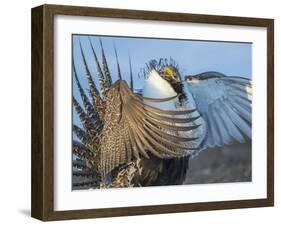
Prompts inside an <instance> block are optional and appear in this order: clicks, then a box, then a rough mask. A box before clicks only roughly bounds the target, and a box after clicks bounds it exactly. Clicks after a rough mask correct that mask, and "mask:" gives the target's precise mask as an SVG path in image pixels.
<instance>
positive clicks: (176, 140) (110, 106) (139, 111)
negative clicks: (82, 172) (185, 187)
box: [99, 80, 199, 174]
mask: <svg viewBox="0 0 281 226" xmlns="http://www.w3.org/2000/svg"><path fill="white" fill-rule="evenodd" d="M144 99H145V100H144ZM158 100H159V101H162V102H164V101H167V100H166V99H164V100H160V99H158ZM158 100H157V101H158ZM146 101H147V99H146V98H142V97H141V96H137V95H136V94H134V93H133V92H132V90H131V89H130V88H129V86H128V85H127V83H126V82H125V81H122V80H121V81H117V82H116V83H115V84H114V86H113V87H112V89H110V90H109V92H108V101H107V103H106V105H107V106H106V114H105V120H104V122H105V124H104V127H103V131H102V135H101V142H100V150H99V153H100V158H101V169H100V171H101V172H102V173H103V174H106V173H107V172H109V171H111V170H112V169H114V168H115V167H117V166H119V165H121V164H123V163H126V162H128V161H131V160H132V159H133V158H134V159H135V158H139V157H140V156H143V157H145V158H149V153H150V154H152V155H155V156H157V157H159V158H166V157H168V158H169V157H181V156H184V155H187V154H188V153H190V150H193V149H194V148H191V147H189V145H188V143H187V142H188V141H191V140H194V139H196V138H186V137H181V136H178V135H176V134H177V132H178V131H182V130H183V131H186V130H191V129H196V128H197V127H198V126H199V125H195V126H183V125H184V123H186V122H187V121H188V122H190V121H194V120H196V118H189V119H183V118H177V117H174V118H173V115H181V114H184V113H185V112H174V111H162V110H161V109H158V108H155V107H152V108H147V105H146ZM152 101H154V100H152ZM169 113H171V114H169ZM165 119H167V122H163V120H165ZM111 159H113V160H111Z"/></svg>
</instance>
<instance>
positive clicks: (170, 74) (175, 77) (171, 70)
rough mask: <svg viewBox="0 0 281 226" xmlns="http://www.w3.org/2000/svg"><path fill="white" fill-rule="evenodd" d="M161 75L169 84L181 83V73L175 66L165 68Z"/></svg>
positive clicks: (160, 72) (160, 70)
mask: <svg viewBox="0 0 281 226" xmlns="http://www.w3.org/2000/svg"><path fill="white" fill-rule="evenodd" d="M159 75H160V76H161V77H162V78H163V79H165V80H166V81H168V82H169V83H180V82H181V78H180V75H179V71H178V69H177V68H176V67H173V66H163V67H161V68H160V69H159Z"/></svg>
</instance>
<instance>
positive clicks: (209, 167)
mask: <svg viewBox="0 0 281 226" xmlns="http://www.w3.org/2000/svg"><path fill="white" fill-rule="evenodd" d="M251 168H252V167H251V143H246V144H235V145H231V146H228V147H223V148H214V149H209V150H205V151H203V152H201V153H200V154H199V155H198V156H196V157H194V158H193V159H191V160H190V164H189V170H188V174H187V177H186V181H185V184H206V183H225V182H243V181H251V178H252V173H251V172H252V171H251Z"/></svg>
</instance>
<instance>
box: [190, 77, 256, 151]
mask: <svg viewBox="0 0 281 226" xmlns="http://www.w3.org/2000/svg"><path fill="white" fill-rule="evenodd" d="M217 74H218V73H216V72H206V73H203V74H201V75H199V76H198V77H199V78H200V76H203V79H201V80H200V79H199V80H198V81H197V82H195V83H189V88H190V89H189V90H190V91H191V93H192V95H193V98H194V100H195V103H196V105H197V109H198V111H199V112H200V114H201V115H202V117H203V118H204V120H205V122H206V127H207V133H206V136H205V139H204V140H203V142H202V145H201V146H202V149H205V148H207V147H215V146H223V145H225V144H231V143H233V142H239V143H244V142H245V141H246V140H247V139H251V125H252V123H251V118H252V117H251V112H252V82H251V80H249V79H245V78H241V77H230V76H222V75H221V74H220V75H219V76H217ZM212 75H213V76H212ZM206 76H207V77H208V78H207V79H204V78H206Z"/></svg>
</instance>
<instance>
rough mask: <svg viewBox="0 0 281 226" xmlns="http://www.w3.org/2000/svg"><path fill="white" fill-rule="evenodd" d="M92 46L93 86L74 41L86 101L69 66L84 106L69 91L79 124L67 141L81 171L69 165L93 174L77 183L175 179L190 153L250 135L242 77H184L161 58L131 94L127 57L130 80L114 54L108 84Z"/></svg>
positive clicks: (183, 170) (106, 73)
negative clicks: (139, 88)
mask: <svg viewBox="0 0 281 226" xmlns="http://www.w3.org/2000/svg"><path fill="white" fill-rule="evenodd" d="M90 43H91V42H90ZM91 48H92V52H93V55H94V59H95V62H96V66H97V69H98V78H99V84H100V90H98V89H97V88H96V86H95V83H94V81H93V79H92V75H91V73H90V70H89V68H88V65H87V62H86V59H85V56H84V54H83V50H82V46H81V44H80V50H81V55H82V57H83V62H84V66H85V72H86V76H87V79H88V83H89V88H90V89H89V94H90V96H91V101H90V100H89V99H88V97H87V95H85V93H84V89H83V87H82V86H81V84H80V82H79V78H78V76H77V73H76V70H75V66H74V77H75V81H76V83H77V86H78V89H79V93H80V96H81V99H82V101H83V105H84V108H83V107H81V106H80V103H79V102H78V101H77V100H76V98H75V97H74V99H73V105H74V108H75V110H76V112H77V114H78V116H79V118H80V121H81V124H82V126H83V128H80V127H78V126H76V125H74V127H73V131H74V134H75V135H76V136H77V137H78V138H79V141H77V140H74V141H73V153H74V154H75V155H76V156H77V158H78V159H79V160H81V161H84V162H85V164H84V165H83V164H81V162H79V164H76V163H75V164H74V166H75V167H76V168H77V167H78V165H79V167H80V168H81V170H78V171H77V170H76V168H75V170H74V171H73V172H74V175H80V176H81V175H87V176H89V175H92V178H93V180H90V182H89V180H88V181H87V183H86V182H83V183H80V184H79V183H77V184H76V186H78V187H79V186H84V185H85V184H87V185H88V186H90V187H93V188H101V187H131V186H153V185H175V184H182V183H183V181H184V180H185V178H186V173H187V169H188V163H189V159H190V157H191V156H194V155H196V154H197V153H199V152H200V151H202V150H205V149H207V148H208V147H216V146H223V145H228V144H231V143H233V142H240V143H243V142H245V141H246V139H250V138H251V95H252V93H251V89H252V87H251V82H250V81H249V80H245V79H242V78H239V77H227V76H224V75H222V74H220V73H217V72H206V73H203V74H199V75H196V76H189V77H187V78H185V79H184V80H183V79H182V78H181V76H180V74H179V72H178V70H177V68H176V67H174V66H173V65H169V64H167V63H165V64H162V63H161V64H159V65H158V67H155V65H152V66H151V67H150V68H149V70H148V75H147V79H146V80H145V82H144V87H143V89H142V92H141V95H139V94H137V93H134V92H133V75H132V70H131V61H130V77H131V82H130V83H127V82H126V81H125V80H122V74H121V69H120V66H119V62H118V59H117V67H118V80H117V81H115V82H113V81H112V79H111V75H110V72H109V67H108V65H107V61H106V57H105V54H104V50H103V47H102V43H101V49H102V66H101V65H100V63H99V61H98V58H97V56H96V53H95V51H94V49H93V46H92V44H91ZM115 54H116V58H117V53H116V52H115ZM128 84H130V87H129V85H128ZM76 162H77V161H76ZM79 167H78V168H79ZM80 168H79V169H80ZM83 170H84V171H83ZM85 172H87V173H85Z"/></svg>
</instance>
